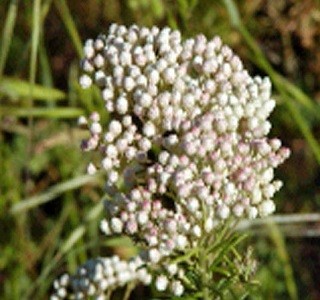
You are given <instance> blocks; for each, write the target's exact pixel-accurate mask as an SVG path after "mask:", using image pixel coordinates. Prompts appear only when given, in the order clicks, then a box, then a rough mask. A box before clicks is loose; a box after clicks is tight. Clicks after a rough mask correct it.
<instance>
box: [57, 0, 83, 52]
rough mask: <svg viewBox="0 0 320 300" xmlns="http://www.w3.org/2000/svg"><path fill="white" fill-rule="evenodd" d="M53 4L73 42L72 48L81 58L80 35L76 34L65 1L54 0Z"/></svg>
mask: <svg viewBox="0 0 320 300" xmlns="http://www.w3.org/2000/svg"><path fill="white" fill-rule="evenodd" d="M54 4H55V6H56V8H57V10H58V12H59V14H60V17H61V19H62V21H63V23H64V25H65V27H66V29H67V31H68V33H69V36H70V38H71V40H72V42H73V46H74V48H75V50H76V52H77V54H78V56H79V58H81V57H82V56H83V54H82V43H81V39H80V35H79V33H78V30H77V27H76V25H75V23H74V21H73V18H72V16H71V13H70V10H69V8H68V5H67V3H66V1H65V0H55V1H54Z"/></svg>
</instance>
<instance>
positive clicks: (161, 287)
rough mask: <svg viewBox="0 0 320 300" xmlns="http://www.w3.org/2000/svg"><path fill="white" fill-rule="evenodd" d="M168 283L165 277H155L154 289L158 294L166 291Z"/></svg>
mask: <svg viewBox="0 0 320 300" xmlns="http://www.w3.org/2000/svg"><path fill="white" fill-rule="evenodd" d="M168 283H169V281H168V278H167V277H166V276H165V275H160V276H158V277H157V279H156V282H155V285H156V289H157V290H158V291H160V292H163V291H165V290H166V289H167V286H168Z"/></svg>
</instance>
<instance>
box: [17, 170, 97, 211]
mask: <svg viewBox="0 0 320 300" xmlns="http://www.w3.org/2000/svg"><path fill="white" fill-rule="evenodd" d="M99 179H100V176H99V174H97V175H94V176H93V175H82V176H79V177H76V178H73V179H70V180H68V181H66V182H63V183H59V184H57V185H55V186H54V187H52V188H50V189H49V190H48V191H47V192H45V193H43V194H40V195H36V196H33V197H30V198H28V199H25V200H22V201H21V202H19V203H17V204H15V205H14V206H13V207H12V209H11V213H12V214H18V213H22V212H25V211H27V210H30V209H32V208H34V207H36V206H39V205H41V204H44V203H46V202H49V201H51V200H54V199H55V198H57V196H59V195H61V194H63V193H65V192H67V191H70V190H74V189H76V188H79V187H81V186H83V185H85V184H88V183H99Z"/></svg>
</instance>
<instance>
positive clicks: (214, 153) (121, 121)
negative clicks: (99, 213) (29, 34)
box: [79, 24, 289, 295]
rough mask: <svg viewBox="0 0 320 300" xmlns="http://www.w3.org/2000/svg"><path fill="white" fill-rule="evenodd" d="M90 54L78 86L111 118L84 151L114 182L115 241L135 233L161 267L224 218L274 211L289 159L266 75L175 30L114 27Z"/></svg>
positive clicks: (97, 125)
mask: <svg viewBox="0 0 320 300" xmlns="http://www.w3.org/2000/svg"><path fill="white" fill-rule="evenodd" d="M84 53H85V58H84V59H83V61H82V69H83V71H84V74H83V75H82V76H81V78H80V84H81V86H82V87H83V88H88V87H89V86H90V85H92V83H95V84H96V85H97V86H98V87H99V88H100V89H101V94H102V98H103V100H104V103H105V109H106V111H107V112H108V114H109V119H108V122H107V124H104V123H103V122H102V121H101V118H100V115H99V114H98V113H97V112H94V113H93V114H92V115H91V116H90V117H89V118H88V119H86V118H84V117H82V118H81V119H80V120H79V122H80V123H81V124H82V125H85V126H87V127H88V129H89V131H90V138H89V139H88V140H86V141H84V142H83V144H82V148H83V150H84V151H99V152H100V153H101V157H102V158H101V161H99V162H95V163H91V164H90V165H89V166H88V172H89V173H90V174H92V173H94V172H95V171H96V170H97V169H102V170H105V171H106V173H107V191H108V193H109V194H110V195H111V196H112V197H111V198H112V199H111V200H108V201H107V202H106V205H105V206H106V217H105V219H104V220H103V221H102V222H101V229H102V231H103V232H104V233H105V234H106V235H110V234H126V235H129V236H131V237H132V238H133V239H134V240H135V241H136V242H137V243H139V244H140V245H142V246H143V247H144V248H145V249H146V251H147V259H146V263H147V264H148V265H149V266H150V265H151V266H152V265H158V266H159V265H161V262H163V261H166V258H167V257H169V256H170V255H172V254H173V253H175V251H185V250H186V249H190V248H192V247H195V246H196V245H197V244H198V243H199V241H201V239H202V238H203V237H204V236H206V234H209V233H210V232H212V230H214V227H215V225H217V224H219V222H221V221H223V220H226V219H228V218H230V217H233V218H256V217H265V216H267V215H270V214H271V213H273V212H274V210H275V205H274V202H273V200H272V198H273V195H274V193H275V192H276V191H278V190H279V189H280V187H281V185H282V183H281V182H280V181H278V180H274V168H276V167H277V166H279V165H280V164H281V163H282V162H283V161H284V160H285V159H286V158H287V157H288V156H289V150H288V149H286V148H284V147H282V146H281V141H280V140H278V139H268V138H267V135H268V133H269V131H270V129H271V124H270V122H269V121H268V120H267V118H268V117H269V115H270V113H271V112H272V110H273V109H274V107H275V101H274V100H273V99H272V98H271V83H270V80H269V79H268V78H264V79H262V78H260V77H251V76H250V75H249V74H248V72H247V71H246V70H245V69H244V68H243V65H242V62H241V60H240V59H239V57H238V56H236V55H235V54H234V53H233V51H232V50H231V49H230V48H229V47H228V46H225V45H223V43H222V41H221V39H220V38H219V37H214V38H213V39H211V40H207V38H206V37H205V36H203V35H198V36H196V37H195V38H190V39H187V40H182V39H181V34H180V32H179V31H176V30H171V29H169V28H164V29H161V30H160V29H159V28H157V27H152V28H150V29H149V28H145V27H138V26H136V25H133V26H131V27H129V28H127V27H125V26H119V25H116V24H113V25H112V26H111V27H110V29H109V32H108V34H107V35H101V36H99V37H98V38H97V39H96V40H88V41H87V42H86V44H85V47H84ZM120 183H121V184H120ZM165 274H167V275H160V276H158V277H157V279H156V287H157V289H158V290H166V289H167V288H169V283H168V277H167V276H169V277H170V272H168V270H167V271H165ZM173 282H174V283H175V284H174V285H175V287H174V288H173V287H172V286H171V290H175V291H176V292H175V293H174V294H176V295H179V294H182V293H183V290H184V288H183V285H182V283H181V281H179V279H177V280H175V281H173Z"/></svg>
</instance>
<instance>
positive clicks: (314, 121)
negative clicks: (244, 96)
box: [0, 0, 320, 300]
mask: <svg viewBox="0 0 320 300" xmlns="http://www.w3.org/2000/svg"><path fill="white" fill-rule="evenodd" d="M112 22H117V23H121V24H125V25H131V24H132V23H137V24H139V25H147V26H151V25H158V26H161V27H162V26H167V25H169V26H171V27H173V28H178V29H180V30H181V31H182V33H183V35H184V36H185V37H187V36H192V35H195V34H197V33H204V34H205V35H206V36H207V37H212V36H213V35H216V34H218V35H220V36H221V37H222V39H223V40H224V42H225V43H227V44H229V45H230V46H231V47H232V48H233V49H234V50H235V52H236V53H238V54H239V55H240V57H241V58H242V59H243V61H244V65H245V66H246V68H248V69H249V71H250V73H251V74H260V75H268V76H270V77H271V80H272V82H273V85H274V97H275V99H276V100H277V103H278V106H277V108H276V111H275V112H274V113H273V115H272V117H271V121H272V123H273V129H272V134H271V135H272V136H278V137H280V138H281V139H282V140H283V141H284V144H285V145H286V146H289V147H290V148H291V150H292V155H291V158H290V159H289V160H288V161H286V163H285V164H284V165H283V166H282V167H281V168H280V169H279V170H277V176H278V177H279V178H281V179H282V180H283V181H284V183H285V185H284V188H283V189H282V190H281V192H280V193H278V194H277V195H276V202H277V207H278V209H277V214H279V216H278V217H274V218H273V220H274V223H273V224H267V225H263V224H258V223H253V224H252V223H250V224H249V227H248V228H247V229H246V231H248V232H249V233H250V237H251V241H252V245H253V246H254V248H255V255H256V257H257V259H258V261H259V271H258V274H257V277H258V279H259V280H260V282H261V288H260V289H259V293H257V295H254V296H253V298H252V299H320V279H319V278H320V276H319V270H320V239H319V237H320V217H319V215H318V214H317V212H318V211H319V208H320V188H319V186H320V168H319V164H320V144H319V141H320V140H319V138H320V106H319V103H320V51H319V49H320V2H319V1H317V0H304V1H300V0H277V1H271V0H269V1H268V0H238V1H231V0H220V1H219V0H217V1H213V0H212V1H210V0H202V1H201V0H177V1H174V0H171V1H169V0H86V1H79V0H78V1H76V0H68V1H67V0H34V1H31V0H20V1H19V0H11V1H5V0H0V29H1V31H2V33H1V40H0V101H1V104H0V299H8V300H9V299H10V300H11V299H47V298H48V295H49V293H50V289H51V284H52V281H53V280H54V278H55V277H56V276H58V275H59V274H61V273H62V272H63V271H69V272H74V271H75V269H76V267H77V265H79V264H81V263H83V262H84V261H86V260H87V259H88V258H90V257H93V256H98V255H107V254H111V253H115V252H116V253H117V254H119V255H121V256H123V257H129V256H130V255H131V254H132V251H134V250H133V249H132V247H131V246H130V242H129V241H128V240H126V239H109V240H106V239H105V238H102V237H101V235H100V233H99V230H98V224H99V219H100V218H101V215H102V212H101V211H102V207H101V202H100V200H101V197H102V196H103V179H102V178H99V177H90V176H87V175H84V174H85V168H86V165H87V163H88V161H89V160H90V155H88V154H82V153H81V152H80V148H79V144H80V141H81V139H82V138H84V137H86V132H83V131H81V130H80V129H78V128H77V126H76V123H77V118H78V117H79V116H80V115H82V114H84V115H86V114H88V113H89V112H91V111H93V110H97V109H100V108H101V107H102V104H101V103H102V102H101V101H100V96H99V93H98V92H97V90H96V89H94V88H92V89H89V90H85V91H84V90H81V89H80V87H79V84H78V82H77V79H78V75H79V59H80V58H81V55H82V54H81V52H82V43H83V42H84V41H85V40H86V39H87V38H94V37H96V36H97V35H98V34H99V33H101V32H106V31H107V29H108V26H109V25H110V24H111V23H112ZM147 295H148V292H147V291H146V290H143V289H140V290H138V291H137V292H136V293H134V294H133V296H132V299H136V298H138V297H139V298H140V299H148V296H147ZM119 298H120V296H119Z"/></svg>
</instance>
